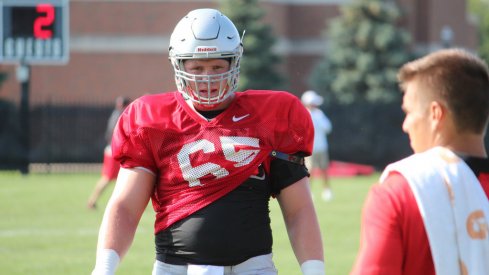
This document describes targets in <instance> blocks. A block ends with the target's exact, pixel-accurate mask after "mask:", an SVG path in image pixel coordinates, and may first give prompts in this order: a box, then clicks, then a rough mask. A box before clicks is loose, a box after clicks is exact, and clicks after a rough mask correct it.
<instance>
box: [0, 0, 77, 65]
mask: <svg viewBox="0 0 489 275" xmlns="http://www.w3.org/2000/svg"><path fill="white" fill-rule="evenodd" d="M68 16H69V6H68V0H0V24H1V28H0V43H1V45H0V64H1V63H23V64H56V63H59V64H64V63H66V62H67V61H68V58H69V23H68V22H69V18H68Z"/></svg>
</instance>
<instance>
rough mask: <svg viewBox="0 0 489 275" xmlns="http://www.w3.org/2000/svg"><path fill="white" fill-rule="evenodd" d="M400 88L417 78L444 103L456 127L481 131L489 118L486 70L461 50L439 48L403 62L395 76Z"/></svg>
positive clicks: (477, 59) (487, 70)
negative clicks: (451, 114)
mask: <svg viewBox="0 0 489 275" xmlns="http://www.w3.org/2000/svg"><path fill="white" fill-rule="evenodd" d="M397 77H398V80H399V84H400V86H401V89H404V86H405V85H406V83H408V82H412V81H418V83H419V84H421V85H422V87H425V88H426V89H425V90H423V91H424V92H426V93H430V94H429V95H428V96H431V97H433V98H435V99H437V100H440V101H442V102H444V103H445V104H446V105H447V108H448V109H449V110H450V111H451V112H452V113H453V116H454V120H455V121H454V122H455V125H456V127H457V129H458V130H460V131H468V132H473V133H477V134H481V133H484V132H485V130H486V128H487V124H488V121H489V69H488V66H487V64H486V63H485V62H484V61H483V60H482V59H480V58H479V57H477V56H476V55H474V54H472V53H470V52H468V51H466V50H464V49H456V48H455V49H443V50H439V51H436V52H433V53H431V54H428V55H426V56H424V57H422V58H419V59H416V60H414V61H411V62H408V63H406V64H405V65H404V66H402V67H401V69H400V70H399V73H398V75H397Z"/></svg>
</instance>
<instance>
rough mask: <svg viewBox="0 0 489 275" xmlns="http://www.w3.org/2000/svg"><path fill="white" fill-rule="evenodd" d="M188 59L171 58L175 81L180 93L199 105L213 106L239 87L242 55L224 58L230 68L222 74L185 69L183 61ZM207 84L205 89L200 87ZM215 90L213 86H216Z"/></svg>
mask: <svg viewBox="0 0 489 275" xmlns="http://www.w3.org/2000/svg"><path fill="white" fill-rule="evenodd" d="M188 59H189V58H186V59H177V58H171V62H172V65H173V69H174V71H175V83H176V85H177V89H178V91H179V92H180V93H182V94H183V95H184V97H185V98H186V99H190V100H191V101H193V102H195V103H198V104H199V105H202V106H206V107H209V108H212V107H214V106H216V105H218V104H220V103H221V102H223V101H225V100H226V99H228V98H229V97H230V96H232V95H233V94H234V92H235V91H236V90H237V89H238V80H239V61H240V59H241V56H236V57H232V58H223V59H227V60H229V62H230V64H229V70H228V71H227V72H224V73H221V74H212V75H197V74H191V73H188V72H186V71H185V69H184V65H183V63H184V62H185V60H188ZM202 83H204V84H205V87H206V88H205V90H204V89H202V90H201V89H199V86H200V87H202V85H201V84H202ZM215 83H217V84H218V85H217V87H218V88H217V90H215V88H214V90H213V88H212V87H216V85H215Z"/></svg>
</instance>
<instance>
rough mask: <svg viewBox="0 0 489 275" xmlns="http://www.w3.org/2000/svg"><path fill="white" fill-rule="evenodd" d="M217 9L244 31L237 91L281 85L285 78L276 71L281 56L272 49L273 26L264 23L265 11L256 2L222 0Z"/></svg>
mask: <svg viewBox="0 0 489 275" xmlns="http://www.w3.org/2000/svg"><path fill="white" fill-rule="evenodd" d="M220 10H221V11H222V12H223V13H224V14H225V15H226V16H228V17H229V19H231V21H233V22H234V24H235V25H236V28H237V29H238V31H239V32H240V33H241V34H242V33H243V31H245V36H244V39H243V47H244V53H243V56H244V58H243V59H242V60H241V73H240V78H239V90H245V89H282V88H284V86H285V83H284V82H285V80H284V79H285V78H284V77H283V76H282V75H281V74H280V73H279V72H278V70H277V65H279V64H280V62H281V59H280V58H279V56H278V55H276V54H274V53H273V52H272V47H273V45H274V43H275V37H274V35H273V32H272V28H271V27H270V26H269V25H266V24H264V23H263V20H262V18H263V16H264V15H265V11H264V10H263V9H262V8H261V7H259V5H258V1H257V0H221V2H220Z"/></svg>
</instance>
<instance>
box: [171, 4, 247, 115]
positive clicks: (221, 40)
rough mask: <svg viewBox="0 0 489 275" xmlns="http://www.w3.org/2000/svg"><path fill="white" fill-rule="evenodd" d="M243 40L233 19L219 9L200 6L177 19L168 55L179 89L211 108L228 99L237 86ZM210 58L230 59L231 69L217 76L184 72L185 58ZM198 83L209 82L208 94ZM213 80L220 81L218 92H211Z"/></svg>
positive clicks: (187, 96) (186, 95) (195, 100)
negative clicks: (200, 7)
mask: <svg viewBox="0 0 489 275" xmlns="http://www.w3.org/2000/svg"><path fill="white" fill-rule="evenodd" d="M241 42H242V39H241V38H240V36H239V33H238V30H237V29H236V27H235V26H234V24H233V22H231V20H229V18H228V17H226V16H225V15H223V14H222V13H221V12H220V11H218V10H214V9H197V10H193V11H191V12H189V13H188V14H187V15H186V16H185V17H184V18H182V19H181V20H180V22H178V24H177V25H176V27H175V29H174V30H173V33H172V35H171V37H170V48H169V58H170V61H171V64H172V66H173V69H174V70H175V82H176V84H177V88H178V91H180V92H181V93H182V94H183V95H184V97H186V98H189V99H190V100H192V101H193V102H196V103H198V104H200V105H205V106H208V107H211V106H215V105H218V104H219V103H221V102H223V101H224V100H226V99H227V98H228V97H229V96H231V95H232V94H233V93H234V92H235V91H236V89H237V87H238V78H239V63H240V59H241V56H242V54H243V45H242V43H241ZM208 58H219V59H228V60H230V69H229V71H227V72H225V73H222V74H215V75H195V74H190V73H187V72H185V70H184V67H183V62H184V61H185V60H187V59H208ZM199 83H206V84H207V87H208V88H207V93H206V94H207V95H202V94H201V93H199V88H198V84H199ZM211 83H220V85H219V91H218V93H217V95H216V93H213V95H211V90H210V87H211ZM223 83H224V84H223ZM203 94H205V93H203Z"/></svg>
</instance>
